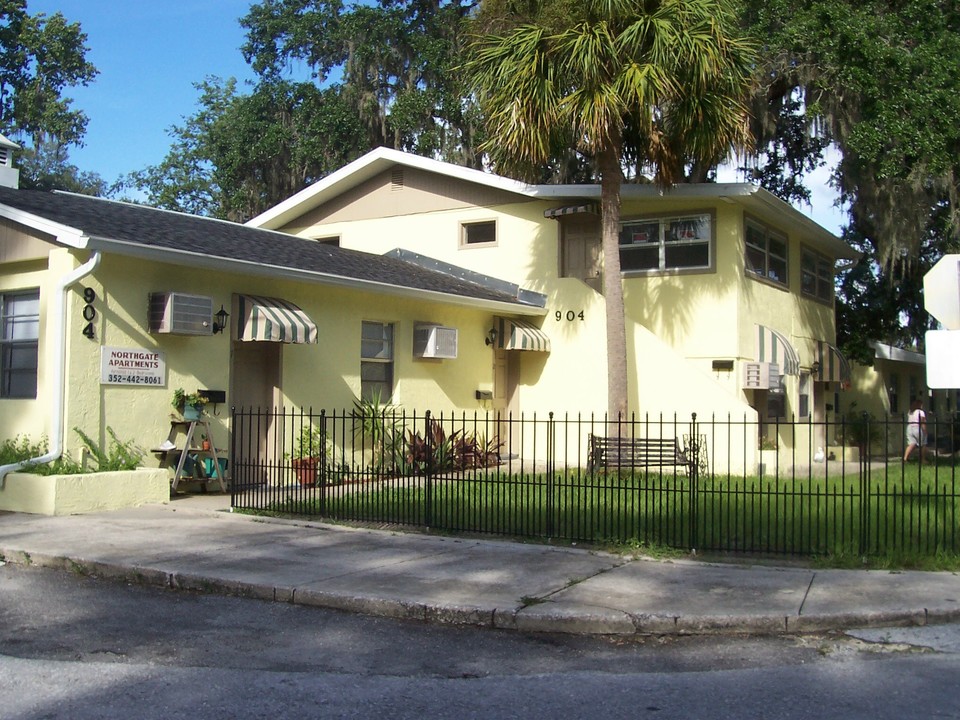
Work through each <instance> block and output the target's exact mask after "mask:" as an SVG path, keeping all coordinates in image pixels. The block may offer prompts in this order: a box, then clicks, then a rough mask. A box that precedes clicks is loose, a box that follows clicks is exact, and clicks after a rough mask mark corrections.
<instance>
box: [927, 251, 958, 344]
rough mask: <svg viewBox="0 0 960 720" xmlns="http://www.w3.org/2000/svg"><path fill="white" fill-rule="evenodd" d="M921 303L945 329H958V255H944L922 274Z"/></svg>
mask: <svg viewBox="0 0 960 720" xmlns="http://www.w3.org/2000/svg"><path fill="white" fill-rule="evenodd" d="M923 305H924V307H925V308H926V309H927V312H928V313H930V314H931V315H933V316H934V317H935V318H936V319H937V320H939V321H940V322H941V323H942V324H943V326H944V327H945V328H946V329H947V330H960V255H944V256H943V257H942V258H940V259H939V260H938V261H937V264H936V265H934V266H933V267H932V268H930V269H929V270H928V271H927V274H926V275H924V276H923ZM928 352H929V351H928Z"/></svg>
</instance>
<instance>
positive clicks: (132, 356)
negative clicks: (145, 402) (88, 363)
mask: <svg viewBox="0 0 960 720" xmlns="http://www.w3.org/2000/svg"><path fill="white" fill-rule="evenodd" d="M166 378H167V361H166V358H165V357H164V355H163V353H162V352H159V351H157V350H145V349H141V348H117V347H102V348H100V384H101V385H144V386H147V387H150V386H152V387H162V386H163V385H166V383H167V380H166Z"/></svg>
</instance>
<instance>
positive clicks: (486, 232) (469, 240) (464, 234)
mask: <svg viewBox="0 0 960 720" xmlns="http://www.w3.org/2000/svg"><path fill="white" fill-rule="evenodd" d="M460 227H461V234H460V244H461V245H462V246H467V245H469V246H474V245H493V244H495V243H496V242H497V223H496V221H494V220H487V221H485V222H475V223H463V225H461V226H460Z"/></svg>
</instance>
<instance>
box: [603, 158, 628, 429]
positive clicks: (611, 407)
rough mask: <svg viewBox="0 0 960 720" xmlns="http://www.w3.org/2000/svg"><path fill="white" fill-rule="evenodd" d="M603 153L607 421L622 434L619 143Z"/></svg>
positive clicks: (624, 345)
mask: <svg viewBox="0 0 960 720" xmlns="http://www.w3.org/2000/svg"><path fill="white" fill-rule="evenodd" d="M611 145H612V147H608V149H606V150H605V151H604V152H602V153H601V155H600V158H599V160H600V173H601V176H600V218H601V226H600V227H601V230H600V244H601V247H602V248H603V297H604V300H605V302H606V312H607V413H608V415H607V424H608V430H607V433H608V434H609V435H616V436H619V435H620V434H621V427H620V422H621V421H622V420H624V419H626V416H627V391H628V386H627V335H626V320H625V311H624V306H623V281H622V279H621V277H620V186H621V184H622V183H623V172H622V170H621V169H620V163H619V158H620V151H619V147H618V145H619V143H611Z"/></svg>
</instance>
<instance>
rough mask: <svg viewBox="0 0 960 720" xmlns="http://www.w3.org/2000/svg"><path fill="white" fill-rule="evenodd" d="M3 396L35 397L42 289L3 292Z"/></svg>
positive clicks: (0, 388)
mask: <svg viewBox="0 0 960 720" xmlns="http://www.w3.org/2000/svg"><path fill="white" fill-rule="evenodd" d="M0 327H2V335H0V398H35V397H36V396H37V367H38V359H39V352H38V348H39V338H40V291H39V290H34V291H32V292H25V293H9V294H0Z"/></svg>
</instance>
